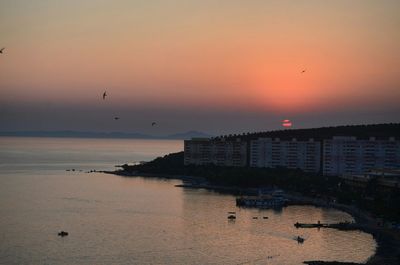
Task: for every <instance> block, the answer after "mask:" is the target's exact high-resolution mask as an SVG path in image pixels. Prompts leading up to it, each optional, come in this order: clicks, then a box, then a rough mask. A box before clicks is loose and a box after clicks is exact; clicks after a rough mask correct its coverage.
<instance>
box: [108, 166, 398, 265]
mask: <svg viewBox="0 0 400 265" xmlns="http://www.w3.org/2000/svg"><path fill="white" fill-rule="evenodd" d="M101 172H102V173H105V174H113V175H118V176H122V177H150V178H163V179H178V180H181V181H182V182H183V183H182V184H179V185H176V186H177V187H182V188H192V189H207V190H211V191H216V192H220V193H229V194H232V195H238V194H243V193H244V194H249V193H252V192H254V191H255V190H257V189H256V188H241V187H235V186H224V185H210V184H209V183H207V182H206V181H205V179H204V178H202V177H193V176H184V175H168V174H156V173H139V172H133V173H132V172H126V171H123V170H120V171H101ZM287 197H288V198H289V199H290V200H292V201H294V203H292V204H291V205H313V206H316V207H325V208H333V209H337V210H340V211H343V212H346V213H348V214H350V215H351V216H352V217H353V218H354V220H355V222H356V223H357V224H358V229H359V230H361V231H362V232H365V233H368V234H371V235H372V236H373V238H374V239H375V241H376V243H377V247H376V251H375V254H374V255H373V256H371V257H370V258H369V259H368V261H367V262H365V263H354V262H337V261H304V264H309V265H381V264H385V265H398V264H399V259H400V232H399V231H393V230H390V229H389V228H385V227H379V226H377V225H376V224H377V222H378V220H376V219H375V218H373V217H371V216H370V215H369V214H368V213H367V212H364V211H362V210H360V209H358V208H356V207H354V206H351V205H345V204H338V203H327V202H326V201H323V200H321V199H317V198H311V197H308V196H304V195H302V194H298V193H294V192H290V191H289V192H288V191H287Z"/></svg>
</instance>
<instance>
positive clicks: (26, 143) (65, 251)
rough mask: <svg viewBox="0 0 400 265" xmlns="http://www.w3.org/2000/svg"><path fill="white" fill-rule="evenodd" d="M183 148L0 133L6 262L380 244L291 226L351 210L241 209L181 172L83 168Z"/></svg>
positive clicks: (166, 258) (255, 256)
mask: <svg viewBox="0 0 400 265" xmlns="http://www.w3.org/2000/svg"><path fill="white" fill-rule="evenodd" d="M182 149H183V142H182V141H174V140H135V139H72V138H62V139H59V138H22V137H21V138H12V137H0V264H276V265H277V264H280V265H282V264H283V265H284V264H287V265H296V264H302V262H303V261H304V260H337V261H353V262H364V261H366V260H367V259H368V258H369V257H370V256H371V255H373V254H374V251H375V248H376V243H375V241H374V239H373V237H372V236H371V235H369V234H366V233H363V232H358V231H337V230H334V229H326V230H323V229H322V230H320V231H318V230H316V229H310V230H296V229H295V228H294V226H293V223H295V222H297V221H298V222H316V221H318V220H320V221H321V222H339V221H352V220H353V219H352V217H351V216H349V215H348V214H346V213H343V212H340V211H337V210H333V209H323V208H316V207H312V206H290V207H286V208H283V209H282V210H281V211H277V210H256V209H239V208H236V206H235V198H234V196H232V195H226V194H218V193H215V192H210V191H206V190H195V189H182V188H177V187H175V186H174V185H176V184H180V181H179V180H162V179H155V178H141V177H135V178H124V177H119V176H114V175H107V174H102V173H85V171H89V170H92V169H96V170H112V169H113V168H114V165H116V164H122V163H132V162H137V161H143V160H150V159H153V158H155V157H157V156H162V155H164V154H167V153H171V152H176V151H180V150H182ZM72 168H73V169H75V171H66V170H67V169H72ZM80 170H82V171H80ZM228 211H236V212H237V220H236V221H235V222H228V220H227V212H228ZM253 216H258V217H259V218H258V219H257V220H254V219H253V218H252V217H253ZM263 216H268V217H269V218H268V219H263V218H262V217H263ZM60 230H65V231H68V232H69V233H70V234H69V236H67V237H64V238H61V237H58V236H57V233H58V232H59V231H60ZM298 235H300V236H303V237H304V238H305V239H306V240H305V242H304V244H298V243H297V241H296V240H294V238H295V237H296V236H298Z"/></svg>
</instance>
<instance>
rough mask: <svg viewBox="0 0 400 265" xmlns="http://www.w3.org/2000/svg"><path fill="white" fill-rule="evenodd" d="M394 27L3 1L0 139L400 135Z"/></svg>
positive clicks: (327, 8) (302, 10)
mask: <svg viewBox="0 0 400 265" xmlns="http://www.w3.org/2000/svg"><path fill="white" fill-rule="evenodd" d="M399 14H400V1H398V0H393V1H388V0H379V1H378V0H376V1H369V0H359V1H357V0H351V1H350V0H348V1H340V0H332V1H329V0H327V1H317V0H314V1H313V0H308V1H306V0H293V1H285V0H277V1H267V0H264V1H261V0H254V1H251V0H249V1H235V0H229V1H228V0H227V1H217V0H213V1H208V0H202V1H173V0H168V1H167V0H165V1H161V0H160V1H150V0H148V1H147V0H146V1H145V0H143V1H132V0H131V1H128V0H112V1H111V0H110V1H102V0H91V1H89V0H65V1H63V0H58V1H54V0H42V1H39V0H38V1H20V0H2V1H1V2H0V46H1V47H5V50H4V54H1V55H0V131H14V130H80V131H126V132H142V133H150V134H155V135H157V134H167V133H175V132H182V131H188V130H200V131H204V132H208V133H211V134H220V133H237V132H247V131H261V130H270V129H279V128H281V127H282V126H281V121H282V120H284V119H290V120H291V121H292V122H293V127H294V128H307V127H319V126H329V125H342V124H364V123H365V124H366V123H384V122H399V121H400V15H399ZM1 47H0V48H1ZM303 70H305V72H304V73H301V72H302V71H303ZM105 89H106V90H107V93H108V95H109V96H108V97H107V99H106V100H102V98H101V95H102V93H103V92H104V90H105ZM115 116H118V117H120V120H118V121H116V120H114V119H113V117H115ZM152 121H156V122H157V123H158V126H155V127H152V126H151V122H152Z"/></svg>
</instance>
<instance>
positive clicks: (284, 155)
mask: <svg viewBox="0 0 400 265" xmlns="http://www.w3.org/2000/svg"><path fill="white" fill-rule="evenodd" d="M320 164H321V142H319V141H314V140H313V139H309V140H308V141H297V140H296V139H295V138H293V139H292V140H290V141H289V140H280V139H279V138H275V139H272V138H259V139H257V140H253V141H251V146H250V166H251V167H269V168H275V167H286V168H292V169H296V168H298V169H302V170H304V171H306V172H315V173H317V172H319V171H320V168H321V166H320Z"/></svg>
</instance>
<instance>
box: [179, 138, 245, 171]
mask: <svg viewBox="0 0 400 265" xmlns="http://www.w3.org/2000/svg"><path fill="white" fill-rule="evenodd" d="M184 163H185V165H210V164H212V165H217V166H233V167H244V166H246V165H247V143H246V142H245V141H241V140H240V139H239V138H238V139H235V140H234V141H232V140H230V141H226V140H225V139H217V140H212V139H207V138H206V139H205V138H197V139H196V138H194V139H192V140H186V141H185V160H184Z"/></svg>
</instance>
